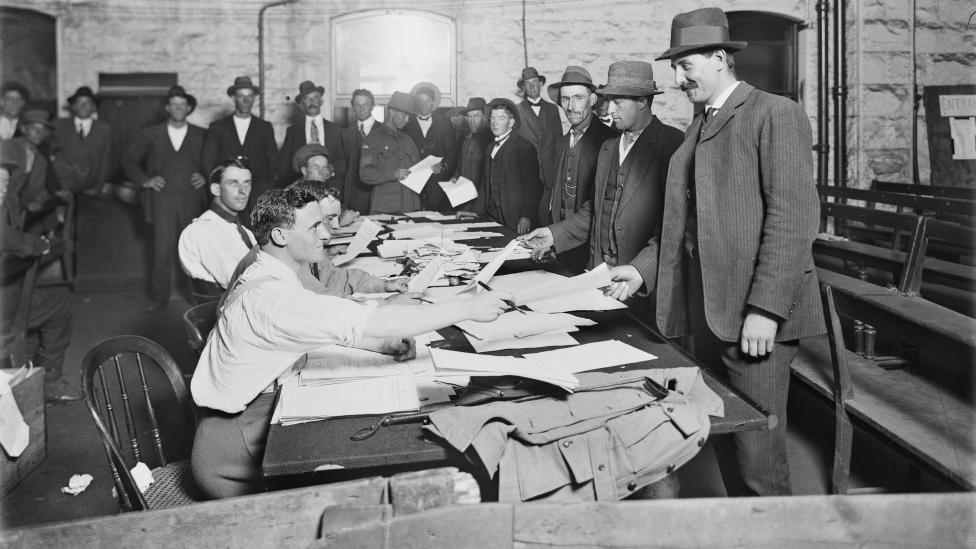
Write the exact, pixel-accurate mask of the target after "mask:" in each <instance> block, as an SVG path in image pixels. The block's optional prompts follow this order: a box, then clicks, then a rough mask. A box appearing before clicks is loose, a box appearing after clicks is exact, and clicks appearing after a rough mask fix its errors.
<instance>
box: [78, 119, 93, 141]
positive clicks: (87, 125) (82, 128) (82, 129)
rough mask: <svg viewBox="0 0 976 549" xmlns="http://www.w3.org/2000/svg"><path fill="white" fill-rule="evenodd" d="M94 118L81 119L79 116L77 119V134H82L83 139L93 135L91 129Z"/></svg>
mask: <svg viewBox="0 0 976 549" xmlns="http://www.w3.org/2000/svg"><path fill="white" fill-rule="evenodd" d="M93 121H94V118H85V119H81V118H78V117H77V116H76V117H75V133H79V134H81V135H82V136H83V137H88V135H89V134H91V127H92V122H93Z"/></svg>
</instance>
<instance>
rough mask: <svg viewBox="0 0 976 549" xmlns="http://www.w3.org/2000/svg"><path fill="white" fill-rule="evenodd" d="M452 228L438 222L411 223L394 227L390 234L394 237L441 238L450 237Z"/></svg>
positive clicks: (452, 231)
mask: <svg viewBox="0 0 976 549" xmlns="http://www.w3.org/2000/svg"><path fill="white" fill-rule="evenodd" d="M453 233H454V229H452V228H450V227H448V226H444V225H441V224H440V223H411V224H410V225H409V226H408V227H407V228H403V229H394V230H393V233H392V234H391V235H390V236H391V238H394V239H402V238H410V239H433V238H437V239H443V238H445V237H447V238H452V237H453V236H454V234H453Z"/></svg>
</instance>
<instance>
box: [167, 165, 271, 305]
mask: <svg viewBox="0 0 976 549" xmlns="http://www.w3.org/2000/svg"><path fill="white" fill-rule="evenodd" d="M208 181H209V183H210V185H209V186H210V194H211V195H212V197H213V198H212V199H211V200H210V209H208V210H207V211H205V212H203V214H202V215H201V216H200V217H198V218H196V219H194V220H193V222H192V223H190V224H189V225H187V226H186V228H185V229H183V232H182V233H180V241H179V245H178V246H177V249H178V250H179V255H180V265H182V266H183V271H185V272H186V274H187V275H189V276H190V282H191V284H192V285H193V291H194V293H195V294H197V295H212V296H214V299H217V298H219V297H220V294H221V293H223V291H224V290H225V289H226V288H227V287H228V286H229V285H230V281H231V276H232V275H233V274H234V269H235V268H236V267H237V264H238V263H239V262H240V261H241V258H242V257H244V256H245V255H247V252H248V250H250V249H251V248H252V247H254V233H252V232H251V231H250V230H248V229H247V228H246V227H244V225H243V224H242V223H241V219H240V212H242V211H244V209H245V208H246V207H247V201H248V198H249V197H250V196H251V169H250V168H249V167H248V166H247V164H246V163H245V162H244V160H243V159H241V158H240V157H238V158H230V159H227V160H224V161H222V162H220V163H218V164H217V165H216V166H215V167H214V169H212V170H210V177H209V178H208Z"/></svg>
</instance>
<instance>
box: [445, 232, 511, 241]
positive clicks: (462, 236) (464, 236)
mask: <svg viewBox="0 0 976 549" xmlns="http://www.w3.org/2000/svg"><path fill="white" fill-rule="evenodd" d="M500 236H505V235H503V234H502V233H492V232H478V231H459V232H458V231H455V232H454V233H452V234H451V238H452V239H454V240H478V239H481V238H497V237H500Z"/></svg>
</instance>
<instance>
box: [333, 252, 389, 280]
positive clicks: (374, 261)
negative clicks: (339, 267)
mask: <svg viewBox="0 0 976 549" xmlns="http://www.w3.org/2000/svg"><path fill="white" fill-rule="evenodd" d="M346 268H347V269H359V270H361V271H366V272H367V273H369V274H371V275H373V276H378V277H380V278H385V277H388V276H395V275H399V274H400V273H402V272H403V265H401V264H400V263H397V262H396V261H390V260H385V259H381V258H379V257H376V256H372V255H368V256H363V257H357V258H356V259H354V260H352V261H350V262H349V264H347V265H346Z"/></svg>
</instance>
